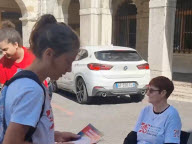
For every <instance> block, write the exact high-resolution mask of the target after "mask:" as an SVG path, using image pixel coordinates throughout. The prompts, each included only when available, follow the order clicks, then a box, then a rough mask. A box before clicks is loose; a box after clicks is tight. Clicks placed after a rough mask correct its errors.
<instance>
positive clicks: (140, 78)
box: [56, 46, 150, 103]
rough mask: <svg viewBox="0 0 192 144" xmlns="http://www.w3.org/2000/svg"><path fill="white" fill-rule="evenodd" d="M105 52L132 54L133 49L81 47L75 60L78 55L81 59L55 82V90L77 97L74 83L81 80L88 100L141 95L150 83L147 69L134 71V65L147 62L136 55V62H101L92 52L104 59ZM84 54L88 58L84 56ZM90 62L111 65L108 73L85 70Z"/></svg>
mask: <svg viewBox="0 0 192 144" xmlns="http://www.w3.org/2000/svg"><path fill="white" fill-rule="evenodd" d="M105 51H115V52H116V51H117V52H124V51H125V52H127V51H129V52H131V53H132V52H133V53H135V52H136V50H135V49H132V48H128V47H120V46H86V47H82V48H80V52H79V53H78V55H77V59H78V58H79V57H80V56H82V57H85V58H83V59H81V60H75V61H74V62H73V63H72V71H71V72H68V73H66V74H65V75H63V76H62V77H60V78H59V79H58V80H57V81H56V84H57V87H58V88H59V89H64V90H67V91H70V92H73V93H75V94H77V87H76V85H77V80H78V78H82V79H83V81H84V83H85V87H86V90H87V95H88V97H91V96H103V97H105V96H119V95H133V94H144V91H145V90H146V86H147V85H148V83H149V80H150V70H149V68H147V69H138V67H137V66H138V65H143V64H144V65H145V64H147V62H146V61H145V60H143V59H142V58H141V57H140V56H139V57H140V58H141V59H140V60H139V61H105V60H99V59H97V58H96V55H95V52H101V53H102V54H103V55H102V56H105V55H104V54H106V53H105ZM86 52H87V53H88V55H87V54H85V53H86ZM83 53H84V56H83ZM90 63H92V64H94V63H96V64H104V65H111V66H112V68H111V69H110V70H90V69H89V68H88V64H90ZM147 65H148V64H147ZM118 83H120V84H118ZM117 87H119V88H117ZM80 103H81V102H80ZM85 103H86V102H85Z"/></svg>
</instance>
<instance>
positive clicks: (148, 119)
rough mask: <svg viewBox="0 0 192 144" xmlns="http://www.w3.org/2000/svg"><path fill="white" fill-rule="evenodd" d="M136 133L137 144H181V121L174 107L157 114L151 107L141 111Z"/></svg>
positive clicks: (135, 129)
mask: <svg viewBox="0 0 192 144" xmlns="http://www.w3.org/2000/svg"><path fill="white" fill-rule="evenodd" d="M134 131H135V132H137V144H164V143H180V133H181V119H180V116H179V113H178V112H177V110H176V109H175V108H174V107H173V106H169V107H168V108H167V109H166V110H165V111H164V112H163V113H161V114H155V113H154V112H153V106H152V105H149V106H146V107H145V108H144V109H143V110H142V111H141V113H140V116H139V118H138V121H137V124H136V126H135V128H134Z"/></svg>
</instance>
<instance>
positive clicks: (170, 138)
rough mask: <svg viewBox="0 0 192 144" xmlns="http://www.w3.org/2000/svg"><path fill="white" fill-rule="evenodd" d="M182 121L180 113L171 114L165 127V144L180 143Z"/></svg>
mask: <svg viewBox="0 0 192 144" xmlns="http://www.w3.org/2000/svg"><path fill="white" fill-rule="evenodd" d="M180 134H181V119H180V116H179V114H178V112H174V113H172V114H170V117H169V119H168V120H167V122H166V125H165V143H180Z"/></svg>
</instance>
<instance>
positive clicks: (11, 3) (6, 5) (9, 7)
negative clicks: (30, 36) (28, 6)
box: [0, 0, 22, 36]
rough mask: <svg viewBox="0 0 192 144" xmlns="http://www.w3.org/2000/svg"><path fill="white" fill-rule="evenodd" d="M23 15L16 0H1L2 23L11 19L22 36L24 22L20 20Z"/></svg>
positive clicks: (0, 20)
mask: <svg viewBox="0 0 192 144" xmlns="http://www.w3.org/2000/svg"><path fill="white" fill-rule="evenodd" d="M21 17H22V14H21V10H20V8H19V6H18V4H17V3H16V2H15V0H6V1H0V23H1V22H2V21H4V20H10V21H11V22H13V23H14V24H15V26H16V30H17V31H19V33H20V34H21V36H22V22H21V21H20V20H19V18H21Z"/></svg>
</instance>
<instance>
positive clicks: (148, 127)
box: [124, 76, 181, 144]
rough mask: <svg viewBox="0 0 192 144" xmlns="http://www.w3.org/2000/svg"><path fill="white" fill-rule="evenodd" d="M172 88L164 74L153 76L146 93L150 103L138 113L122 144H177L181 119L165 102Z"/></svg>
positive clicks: (171, 83) (170, 82)
mask: <svg viewBox="0 0 192 144" xmlns="http://www.w3.org/2000/svg"><path fill="white" fill-rule="evenodd" d="M173 90H174V85H173V82H172V81H170V80H169V79H168V78H166V77H164V76H159V77H156V78H153V79H152V80H151V81H150V83H149V87H148V89H147V93H146V95H147V96H148V102H149V103H151V105H148V106H146V107H145V108H144V109H143V110H142V111H141V113H140V116H139V118H138V121H137V123H136V125H135V128H134V130H133V131H132V132H130V133H129V134H128V135H127V137H126V138H125V140H124V144H179V143H180V132H181V119H180V116H179V113H178V111H177V110H176V109H175V108H174V107H173V106H170V105H169V104H168V103H167V99H168V97H169V96H170V94H171V93H172V91H173Z"/></svg>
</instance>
